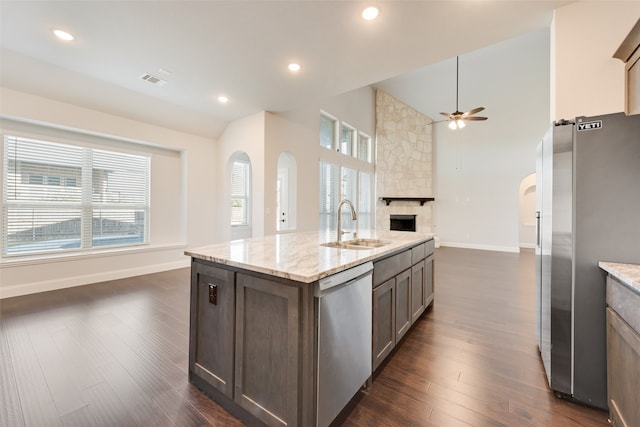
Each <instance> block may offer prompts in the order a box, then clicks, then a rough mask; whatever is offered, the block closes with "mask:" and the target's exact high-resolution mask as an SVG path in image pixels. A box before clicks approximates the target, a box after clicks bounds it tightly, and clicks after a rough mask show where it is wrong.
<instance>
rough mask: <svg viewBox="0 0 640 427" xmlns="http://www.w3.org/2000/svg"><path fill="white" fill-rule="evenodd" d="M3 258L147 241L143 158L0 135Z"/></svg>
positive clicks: (147, 165)
mask: <svg viewBox="0 0 640 427" xmlns="http://www.w3.org/2000/svg"><path fill="white" fill-rule="evenodd" d="M3 158H4V168H3V170H4V173H3V176H2V184H3V192H2V254H3V255H19V254H33V253H41V252H51V251H71V250H78V249H89V248H96V247H103V246H122V245H134V244H143V243H148V238H149V237H148V234H149V232H148V230H149V198H150V195H149V188H150V177H149V175H150V172H149V171H150V163H151V159H150V157H148V156H140V155H133V154H128V153H123V152H116V151H107V150H101V149H96V148H91V147H85V146H79V145H70V144H62V143H58V142H51V141H39V140H35V139H29V138H23V137H17V136H5V137H4V152H3Z"/></svg>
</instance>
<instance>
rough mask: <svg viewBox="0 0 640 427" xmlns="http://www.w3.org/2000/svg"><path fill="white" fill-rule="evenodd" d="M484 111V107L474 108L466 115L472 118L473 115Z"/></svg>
mask: <svg viewBox="0 0 640 427" xmlns="http://www.w3.org/2000/svg"><path fill="white" fill-rule="evenodd" d="M482 110H484V107H476V108H473V109H471V110H469V111H467V112H466V113H465V114H466V115H467V116H470V115H472V114H475V113H479V112H480V111H482Z"/></svg>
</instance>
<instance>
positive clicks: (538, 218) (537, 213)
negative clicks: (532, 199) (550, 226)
mask: <svg viewBox="0 0 640 427" xmlns="http://www.w3.org/2000/svg"><path fill="white" fill-rule="evenodd" d="M536 246H537V247H538V248H539V247H540V211H536Z"/></svg>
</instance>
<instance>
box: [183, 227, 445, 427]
mask: <svg viewBox="0 0 640 427" xmlns="http://www.w3.org/2000/svg"><path fill="white" fill-rule="evenodd" d="M249 240H251V239H249ZM389 246H390V248H389V250H387V251H384V250H374V251H348V252H347V251H345V250H339V249H329V248H323V249H322V250H321V251H322V252H321V253H320V254H319V257H320V261H319V264H323V263H324V264H326V260H323V259H322V258H323V257H325V256H328V257H334V258H336V259H340V260H341V261H340V262H341V263H342V265H343V266H344V268H343V269H345V270H346V269H351V268H356V267H357V266H358V265H360V264H363V263H366V262H370V261H373V266H374V270H373V281H374V284H375V282H376V280H377V278H382V277H384V278H386V279H385V284H384V285H383V286H387V287H391V289H392V291H391V294H390V297H389V298H391V304H392V306H388V301H387V300H386V299H384V298H383V300H384V301H385V304H387V305H385V306H384V307H383V306H381V305H380V304H379V303H378V304H376V302H375V301H376V289H378V288H381V286H378V287H377V288H375V289H372V290H371V292H372V295H373V313H372V317H373V330H372V331H371V333H372V335H373V336H372V341H373V343H374V344H373V346H374V349H373V350H372V359H373V360H372V366H373V368H374V369H375V367H377V366H378V365H379V362H380V361H381V360H382V358H383V357H381V355H380V354H379V352H377V351H376V349H375V346H376V345H378V346H379V345H380V337H383V336H384V334H385V333H391V330H392V329H393V333H392V334H391V335H392V337H391V342H392V345H391V348H393V346H394V345H396V343H397V342H398V341H399V339H400V338H399V337H398V334H397V333H396V328H397V326H398V325H399V324H400V323H401V322H407V321H408V323H409V325H410V324H411V323H412V322H413V321H415V320H416V319H417V318H418V317H419V316H420V314H421V313H422V312H423V311H424V309H425V308H426V307H427V306H428V305H429V304H430V303H431V302H432V301H433V274H432V272H433V240H432V239H431V240H425V239H422V240H418V241H415V239H414V241H413V242H412V243H411V244H407V243H406V242H405V243H404V244H401V245H389ZM207 248H210V247H207ZM394 248H395V249H394ZM330 251H333V252H335V253H336V254H334V253H333V252H330ZM249 252H251V251H249ZM302 252H304V251H302ZM350 252H359V254H357V255H356V259H353V260H351V259H350V257H351V256H352V255H351V253H350ZM365 252H368V253H369V255H367V254H366V253H365ZM187 255H191V256H192V263H191V312H190V348H189V381H190V382H191V383H192V384H194V385H195V386H196V387H198V388H199V389H201V390H202V391H204V392H205V393H206V394H207V395H208V396H209V397H210V398H212V400H214V401H215V402H217V403H219V404H220V405H221V406H222V407H224V408H225V409H227V410H228V411H229V412H230V413H232V414H233V415H235V416H236V417H238V418H240V419H241V420H242V421H243V422H244V423H245V424H246V425H257V426H264V425H266V426H285V425H286V426H303V427H307V426H309V427H311V426H316V425H317V424H318V422H317V421H316V420H318V419H319V418H322V417H318V414H317V413H316V411H317V406H318V405H317V403H316V402H317V397H318V372H319V371H321V370H320V369H319V366H318V363H319V362H318V360H319V359H318V342H317V340H318V317H319V315H318V312H319V308H318V306H319V302H318V298H317V297H316V296H314V288H315V285H316V284H317V283H318V281H319V280H320V278H318V277H316V276H306V277H315V280H314V281H311V282H308V281H304V280H301V278H300V277H298V276H297V275H295V274H287V273H286V271H280V272H275V267H274V268H273V270H274V272H271V271H270V268H260V267H258V268H254V267H253V266H252V264H251V260H249V259H245V260H244V261H242V262H233V260H230V259H222V258H223V257H222V256H203V257H199V256H198V255H197V254H195V253H194V251H191V252H187ZM245 256H246V251H245ZM345 256H346V257H347V258H348V260H347V262H345ZM203 258H204V259H203ZM229 258H231V256H229ZM294 258H295V256H294ZM317 258H318V257H316V259H317ZM407 261H408V263H407ZM260 262H261V263H264V260H261V261H260ZM298 262H304V261H298ZM245 263H246V264H245ZM257 264H258V263H257ZM292 269H293V267H292ZM282 270H286V268H283V269H282ZM339 271H340V268H339V267H335V266H333V267H332V269H331V274H334V273H336V272H339ZM369 274H370V273H369ZM389 275H390V276H389ZM285 276H286V277H285ZM387 276H389V277H387ZM400 294H401V295H402V297H397V295H400ZM399 305H401V306H402V307H401V308H399ZM389 310H390V312H391V313H392V316H391V317H389V314H388V313H387V311H389ZM400 313H402V314H401V315H400ZM381 316H382V317H381ZM382 318H384V320H382ZM400 318H401V319H402V320H398V319H400ZM376 322H377V323H376ZM380 327H382V328H383V329H384V330H385V332H384V333H382V332H381V331H380V330H379V329H380ZM389 328H391V329H389ZM407 329H408V327H407V326H403V332H402V333H403V334H404V333H406V330H407ZM376 336H377V337H378V338H376ZM387 338H388V337H386V336H384V339H387ZM388 347H389V346H388V345H387V346H386V347H385V354H384V356H386V355H388V354H389V353H390V351H391V349H389V348H388ZM337 350H338V351H339V350H340V349H337ZM323 370H324V371H326V369H323ZM340 409H342V408H338V411H339V410H340ZM325 418H326V417H325Z"/></svg>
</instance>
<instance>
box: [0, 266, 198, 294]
mask: <svg viewBox="0 0 640 427" xmlns="http://www.w3.org/2000/svg"><path fill="white" fill-rule="evenodd" d="M190 263H191V258H186V257H185V259H184V260H180V261H173V262H167V263H163V264H152V265H145V266H142V267H135V268H127V269H122V270H110V271H105V272H102V273H96V274H86V275H82V276H73V277H65V278H63V279H56V280H43V281H40V282H33V283H28V284H26V285H16V286H9V287H0V299H3V298H11V297H17V296H21V295H29V294H34V293H37V292H46V291H54V290H56V289H65V288H72V287H74V286H82V285H89V284H92V283H100V282H106V281H109V280H117V279H124V278H126V277H134V276H140V275H143V274H151V273H158V272H161V271H167V270H175V269H177V268H184V267H189V265H190Z"/></svg>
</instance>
